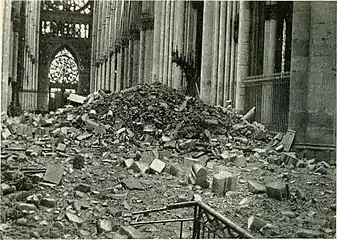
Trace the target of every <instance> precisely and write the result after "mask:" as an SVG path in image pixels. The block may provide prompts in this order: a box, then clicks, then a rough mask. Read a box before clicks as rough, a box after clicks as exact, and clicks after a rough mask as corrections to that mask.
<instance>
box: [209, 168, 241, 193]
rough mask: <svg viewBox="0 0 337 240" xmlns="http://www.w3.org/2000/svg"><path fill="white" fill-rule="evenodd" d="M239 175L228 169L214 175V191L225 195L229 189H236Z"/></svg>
mask: <svg viewBox="0 0 337 240" xmlns="http://www.w3.org/2000/svg"><path fill="white" fill-rule="evenodd" d="M236 188H237V176H236V175H233V174H232V173H230V172H227V171H221V172H219V173H217V174H215V175H214V176H213V182H212V192H214V193H217V194H220V195H224V194H225V193H226V192H227V191H235V190H236Z"/></svg>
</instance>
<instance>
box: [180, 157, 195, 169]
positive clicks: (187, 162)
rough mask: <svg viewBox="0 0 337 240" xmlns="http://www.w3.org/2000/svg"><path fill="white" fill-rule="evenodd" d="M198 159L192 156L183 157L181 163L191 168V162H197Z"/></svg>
mask: <svg viewBox="0 0 337 240" xmlns="http://www.w3.org/2000/svg"><path fill="white" fill-rule="evenodd" d="M198 163H199V160H198V159H194V158H190V157H184V158H183V164H184V166H186V167H188V168H191V167H192V166H193V164H198Z"/></svg>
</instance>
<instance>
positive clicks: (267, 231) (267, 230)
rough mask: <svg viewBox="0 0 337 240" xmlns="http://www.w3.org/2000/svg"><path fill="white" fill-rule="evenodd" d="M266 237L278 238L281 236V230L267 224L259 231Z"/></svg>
mask: <svg viewBox="0 0 337 240" xmlns="http://www.w3.org/2000/svg"><path fill="white" fill-rule="evenodd" d="M259 231H260V232H261V233H262V235H264V236H276V235H279V234H280V230H279V228H277V227H275V226H273V225H271V224H270V223H267V224H266V225H265V226H263V227H262V228H260V230H259Z"/></svg>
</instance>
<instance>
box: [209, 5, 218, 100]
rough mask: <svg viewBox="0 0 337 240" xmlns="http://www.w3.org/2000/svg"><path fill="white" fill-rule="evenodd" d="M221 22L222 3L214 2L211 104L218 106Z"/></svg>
mask: <svg viewBox="0 0 337 240" xmlns="http://www.w3.org/2000/svg"><path fill="white" fill-rule="evenodd" d="M219 20H220V2H219V1H215V2H214V16H213V59H212V75H211V93H212V94H210V95H211V96H210V100H211V104H212V105H214V104H216V99H217V95H218V92H217V84H218V82H217V80H218V55H219Z"/></svg>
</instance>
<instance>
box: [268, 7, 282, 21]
mask: <svg viewBox="0 0 337 240" xmlns="http://www.w3.org/2000/svg"><path fill="white" fill-rule="evenodd" d="M278 15H279V7H278V4H265V20H277V19H278Z"/></svg>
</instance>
